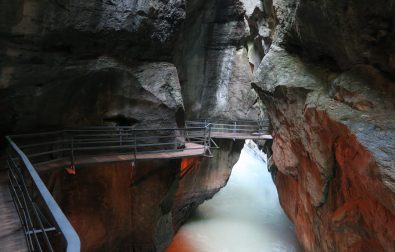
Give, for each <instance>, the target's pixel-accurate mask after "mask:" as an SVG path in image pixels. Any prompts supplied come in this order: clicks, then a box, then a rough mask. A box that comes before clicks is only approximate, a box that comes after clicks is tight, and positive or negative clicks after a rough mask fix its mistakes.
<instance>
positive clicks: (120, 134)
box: [118, 128, 122, 152]
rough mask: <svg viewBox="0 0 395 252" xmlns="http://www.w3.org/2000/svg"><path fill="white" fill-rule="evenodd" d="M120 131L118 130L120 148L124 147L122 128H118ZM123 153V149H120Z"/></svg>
mask: <svg viewBox="0 0 395 252" xmlns="http://www.w3.org/2000/svg"><path fill="white" fill-rule="evenodd" d="M118 129H119V130H118V132H119V146H120V147H122V129H121V128H118ZM121 151H122V149H121V148H119V152H121Z"/></svg>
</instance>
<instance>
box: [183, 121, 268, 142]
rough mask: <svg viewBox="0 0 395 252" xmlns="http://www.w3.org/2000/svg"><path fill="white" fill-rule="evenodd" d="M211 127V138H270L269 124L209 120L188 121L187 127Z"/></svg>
mask: <svg viewBox="0 0 395 252" xmlns="http://www.w3.org/2000/svg"><path fill="white" fill-rule="evenodd" d="M207 125H210V129H211V133H212V136H211V137H214V138H216V137H220V134H222V136H221V138H226V137H229V138H234V137H240V136H244V137H245V135H251V136H254V135H255V136H256V135H265V138H270V136H269V135H270V125H269V123H267V124H265V125H262V124H261V123H259V122H258V121H255V122H254V121H239V122H238V121H235V122H233V123H222V122H221V123H218V122H212V121H208V120H196V121H186V127H187V128H189V127H196V126H207Z"/></svg>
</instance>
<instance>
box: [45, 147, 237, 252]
mask: <svg viewBox="0 0 395 252" xmlns="http://www.w3.org/2000/svg"><path fill="white" fill-rule="evenodd" d="M218 144H219V145H220V146H222V149H221V150H216V151H214V156H215V157H214V158H212V159H211V158H207V157H191V158H185V159H182V160H181V159H174V160H149V161H140V160H138V161H137V162H136V166H135V167H132V165H131V164H130V163H113V164H95V165H86V166H77V169H76V174H75V175H71V174H69V173H67V172H66V171H65V170H64V169H58V170H56V171H54V170H51V171H46V172H43V174H41V175H42V176H43V177H44V180H46V181H47V186H48V188H49V190H50V191H51V192H52V193H53V195H54V196H55V199H56V200H57V201H58V203H59V205H60V206H61V208H62V209H63V211H64V213H65V214H66V216H67V217H68V218H69V220H70V222H71V224H72V225H73V227H74V228H75V229H76V231H77V233H78V234H79V236H80V239H81V244H82V251H131V250H133V249H135V250H137V251H164V250H165V249H166V247H167V246H168V245H169V244H170V242H171V240H172V238H173V234H174V231H175V230H177V229H178V228H179V227H180V225H181V224H182V223H183V222H185V221H186V219H187V218H188V217H189V216H190V214H191V213H192V211H193V210H194V209H195V208H196V207H197V206H198V205H199V204H201V203H202V202H204V201H205V200H206V199H209V198H211V197H213V196H214V194H215V193H216V192H218V191H219V190H220V188H222V187H223V186H224V185H225V184H226V182H227V180H228V179H229V176H230V172H231V168H232V167H233V165H234V164H235V163H236V161H237V159H238V155H239V153H240V151H241V148H242V146H243V142H242V141H233V140H223V141H219V142H218Z"/></svg>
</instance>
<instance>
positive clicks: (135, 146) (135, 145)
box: [133, 130, 137, 167]
mask: <svg viewBox="0 0 395 252" xmlns="http://www.w3.org/2000/svg"><path fill="white" fill-rule="evenodd" d="M133 140H134V141H133V142H134V160H133V167H135V166H136V159H137V139H136V131H135V130H133Z"/></svg>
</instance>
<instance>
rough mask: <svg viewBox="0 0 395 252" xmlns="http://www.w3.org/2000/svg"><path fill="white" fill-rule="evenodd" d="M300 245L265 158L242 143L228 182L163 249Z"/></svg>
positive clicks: (204, 251)
mask: <svg viewBox="0 0 395 252" xmlns="http://www.w3.org/2000/svg"><path fill="white" fill-rule="evenodd" d="M258 251H259V252H261V251H262V252H266V251H268V252H270V251H276V252H277V251H301V249H300V247H299V245H298V242H297V240H296V237H295V231H294V226H293V224H292V223H291V222H290V221H289V220H288V218H287V217H286V215H285V214H284V212H283V210H282V209H281V207H280V204H279V203H278V195H277V191H276V188H275V186H274V184H273V181H272V178H271V175H270V173H269V172H268V171H267V168H266V163H265V161H264V160H263V159H262V158H261V157H259V155H257V154H256V152H255V151H254V150H252V149H251V148H249V147H248V146H247V145H245V147H244V149H243V150H242V152H241V155H240V159H239V161H238V162H237V164H236V165H235V166H234V168H233V170H232V175H231V177H230V179H229V182H228V184H227V185H226V186H225V187H224V188H223V189H222V190H221V191H220V192H219V193H217V194H216V195H215V196H214V197H213V198H212V199H211V200H208V201H206V202H205V203H204V204H202V205H201V206H199V208H198V209H197V211H196V213H195V215H194V216H193V217H192V219H191V220H190V221H189V222H188V223H186V224H185V225H183V226H182V227H181V229H180V230H179V231H178V233H177V235H176V236H175V238H174V240H173V242H172V244H171V245H170V247H169V248H168V250H167V252H258Z"/></svg>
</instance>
